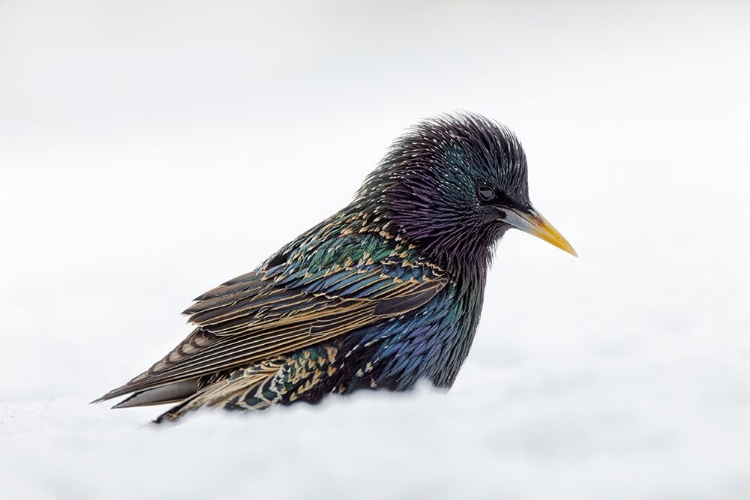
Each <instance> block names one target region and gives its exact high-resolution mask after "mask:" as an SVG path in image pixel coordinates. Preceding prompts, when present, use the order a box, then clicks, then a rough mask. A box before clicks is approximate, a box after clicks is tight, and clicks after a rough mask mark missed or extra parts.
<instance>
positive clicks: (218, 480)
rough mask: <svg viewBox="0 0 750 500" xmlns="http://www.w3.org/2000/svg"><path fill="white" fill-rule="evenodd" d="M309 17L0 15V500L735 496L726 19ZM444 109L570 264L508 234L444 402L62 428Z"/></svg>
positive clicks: (314, 12)
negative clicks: (523, 186)
mask: <svg viewBox="0 0 750 500" xmlns="http://www.w3.org/2000/svg"><path fill="white" fill-rule="evenodd" d="M312 5H313V4H308V3H305V2H299V1H290V2H280V3H279V4H278V5H277V6H274V7H267V6H263V7H259V6H258V5H256V4H252V3H240V2H231V1H221V2H216V3H212V7H211V9H208V7H206V6H201V5H199V4H185V5H180V6H179V7H177V6H175V5H174V4H169V3H166V2H130V3H127V4H114V3H113V4H107V5H106V6H102V5H100V4H97V3H95V2H90V1H86V0H83V1H80V2H74V3H71V4H70V5H67V6H65V7H62V6H61V5H58V4H55V3H51V2H50V3H45V2H41V1H25V2H20V1H16V2H14V1H10V2H5V3H3V4H2V5H0V213H2V214H3V215H2V217H0V234H2V235H3V237H2V245H0V262H2V265H0V309H1V310H0V312H1V313H2V318H3V321H2V325H1V326H0V339H2V349H0V380H2V383H0V485H1V486H0V488H1V489H0V496H2V498H31V499H45V498H76V499H78V498H92V499H109V498H113V499H119V498H122V499H131V498H173V497H179V498H214V497H219V498H221V497H229V496H232V495H237V496H239V495H242V496H245V497H248V496H250V495H252V496H256V497H259V496H265V497H269V496H270V497H272V498H276V497H282V496H285V497H286V496H289V495H294V494H298V493H297V491H299V494H301V495H305V496H309V497H310V498H318V497H323V496H325V497H326V498H363V499H369V498H372V499H381V498H413V497H418V498H493V499H496V498H504V499H546V498H564V499H567V498H570V499H599V498H608V499H620V498H622V499H632V498H639V499H670V498H679V499H716V498H720V499H723V500H732V499H746V498H750V465H748V464H750V425H749V424H748V423H749V422H750V335H748V333H749V332H750V307H749V305H750V265H749V264H748V259H747V257H746V254H747V248H748V236H747V234H748V232H747V230H746V229H745V228H746V226H747V222H746V221H745V220H744V219H745V218H746V217H747V215H748V213H750V200H748V197H747V194H746V191H747V186H748V185H749V181H750V173H749V172H750V170H748V167H749V163H750V147H749V146H748V141H747V137H748V136H749V134H750V121H749V120H748V116H750V98H748V95H747V88H750V70H748V67H747V64H746V61H747V60H748V47H750V34H749V33H748V32H747V29H746V26H745V25H746V22H745V20H746V19H747V18H748V14H750V9H749V8H748V7H747V6H744V5H742V4H740V3H739V2H737V3H730V2H725V3H708V2H707V3H683V4H680V7H679V9H677V7H676V6H674V5H672V6H670V5H669V4H658V3H651V4H634V5H618V6H615V5H604V4H600V3H594V2H591V3H586V2H578V3H566V4H565V5H563V4H562V3H560V4H556V3H546V4H545V3H533V2H532V3H517V4H513V3H498V4H497V5H491V4H479V3H477V4H474V3H460V4H459V3H455V4H450V3H443V4H438V3H434V2H427V3H419V2H415V3H409V4H408V5H406V6H400V5H399V4H397V3H392V4H375V3H373V4H361V5H360V4H350V3H346V2H333V1H331V2H323V3H318V4H316V6H315V7H313V6H312ZM453 109H469V110H472V111H477V112H481V113H483V114H486V115H488V116H491V117H494V118H496V119H499V120H501V121H503V122H504V123H506V124H507V125H509V126H510V127H511V128H512V129H513V130H515V131H516V133H517V134H518V136H519V137H520V139H521V141H522V142H523V143H524V146H525V149H526V152H527V155H528V157H529V162H530V192H531V197H532V200H533V201H534V203H535V205H536V207H537V208H538V209H539V210H540V211H541V213H543V214H544V216H545V217H546V218H547V219H549V220H550V221H551V222H552V223H553V224H554V225H555V226H556V227H557V228H558V229H559V230H560V231H561V232H562V233H563V234H564V235H565V236H566V238H567V239H568V240H569V241H570V242H571V243H572V244H573V246H574V247H575V248H576V250H577V251H578V253H579V255H580V258H579V259H574V258H572V257H570V256H569V255H567V254H565V253H563V252H561V251H559V250H557V249H555V248H553V247H552V246H550V245H547V244H545V243H544V242H542V241H540V240H537V239H534V238H532V237H529V236H528V235H524V234H521V233H511V234H509V235H507V236H506V238H505V239H504V240H503V241H502V242H501V244H500V245H499V246H498V249H497V254H496V261H495V265H494V267H493V269H492V271H491V273H490V276H489V280H488V288H487V294H486V300H485V310H484V313H483V317H482V321H481V324H480V329H479V332H478V335H477V339H476V342H475V344H474V347H473V349H472V352H471V355H470V357H469V359H468V361H467V363H466V365H465V366H464V369H463V371H462V372H461V374H460V375H459V378H458V380H457V383H456V385H455V387H454V388H453V389H452V390H451V391H449V392H448V393H447V394H446V393H442V392H439V391H436V390H434V389H432V388H430V387H427V386H422V387H420V389H419V390H418V391H416V392H414V393H409V394H398V395H394V394H386V393H363V394H358V395H355V396H353V397H350V398H341V397H332V398H330V399H329V400H327V401H325V402H324V403H323V404H322V405H319V406H314V407H312V406H305V405H295V406H293V407H290V408H278V409H274V410H272V411H267V412H261V413H256V414H251V415H236V414H225V413H220V412H211V411H206V412H202V413H199V414H196V415H195V416H193V417H192V418H189V419H187V420H186V421H185V423H184V424H183V425H178V426H172V427H168V428H164V429H155V428H154V427H153V426H151V425H150V424H149V420H150V419H151V418H153V417H154V416H156V415H157V414H158V412H159V410H160V408H146V409H134V410H119V411H112V410H109V408H108V406H107V405H90V404H88V402H89V401H91V400H92V399H94V398H96V397H98V396H100V395H101V394H103V393H104V392H106V391H107V390H109V389H111V388H113V387H114V386H116V385H119V384H121V383H123V382H124V381H126V380H127V379H129V378H130V377H131V376H133V375H135V374H137V373H138V372H140V371H141V370H143V369H144V368H146V367H148V366H149V365H150V364H151V363H152V362H153V361H155V360H156V359H158V358H159V357H160V356H162V355H163V354H164V353H165V352H166V351H168V350H169V349H170V348H171V347H172V346H173V345H174V344H175V343H176V342H177V341H179V340H180V339H181V338H182V337H184V336H185V335H186V334H187V333H188V332H189V327H188V326H186V325H185V324H184V318H182V317H181V316H179V312H180V311H181V310H183V309H184V308H185V307H187V306H188V305H189V304H190V299H191V298H192V297H194V296H196V295H198V294H200V293H202V292H204V291H205V290H207V289H209V288H211V287H213V286H215V285H216V284H218V283H219V282H221V281H224V280H226V279H229V278H232V277H234V276H236V275H238V274H241V273H244V272H246V271H248V270H250V269H252V268H253V267H254V266H255V265H256V264H257V263H259V262H260V261H261V260H262V259H264V258H265V257H266V256H268V255H269V254H270V253H271V252H273V251H274V250H276V249H277V248H278V247H279V246H281V245H282V244H283V243H284V242H286V241H288V240H289V239H291V238H293V237H294V236H295V235H297V234H298V233H299V232H301V231H303V230H305V229H307V228H308V227H310V226H311V225H313V224H314V223H316V222H317V221H319V220H320V219H322V218H324V217H326V216H327V215H329V214H330V213H332V212H333V211H335V210H336V209H338V208H340V207H341V206H343V205H344V204H345V203H347V201H348V200H349V199H350V197H351V195H352V194H353V193H354V191H355V190H356V188H357V187H358V184H359V183H360V182H361V180H362V179H363V178H364V177H365V175H366V174H367V173H368V172H369V170H370V169H371V168H372V167H373V166H374V165H375V163H376V162H377V161H378V159H379V158H380V156H381V155H382V154H383V152H384V150H385V148H386V146H387V145H388V143H389V141H390V140H392V139H393V138H394V137H395V136H396V135H398V134H399V133H400V132H401V131H402V130H403V129H404V128H405V127H407V126H408V125H410V124H411V123H413V122H414V121H416V120H418V119H419V118H422V117H426V116H430V115H433V114H435V113H438V112H441V111H449V110H453Z"/></svg>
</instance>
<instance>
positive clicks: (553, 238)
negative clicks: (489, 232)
mask: <svg viewBox="0 0 750 500" xmlns="http://www.w3.org/2000/svg"><path fill="white" fill-rule="evenodd" d="M501 210H502V212H504V213H505V217H504V218H503V219H502V220H503V221H505V223H506V224H509V225H511V226H513V227H515V228H516V229H520V230H521V231H523V232H525V233H529V234H533V235H534V236H536V237H537V238H541V239H543V240H544V241H546V242H547V243H551V244H553V245H555V246H556V247H557V248H559V249H560V250H565V251H566V252H568V253H569V254H571V255H573V256H575V257H578V254H577V253H576V251H575V250H573V247H572V246H571V245H570V243H568V240H566V239H565V238H564V237H563V235H562V234H560V231H558V230H557V229H555V226H553V225H552V224H550V223H549V222H547V219H545V218H544V217H542V214H540V213H539V212H537V211H536V210H534V209H533V208H532V209H531V210H529V211H528V212H526V211H521V210H516V209H507V208H502V209H501Z"/></svg>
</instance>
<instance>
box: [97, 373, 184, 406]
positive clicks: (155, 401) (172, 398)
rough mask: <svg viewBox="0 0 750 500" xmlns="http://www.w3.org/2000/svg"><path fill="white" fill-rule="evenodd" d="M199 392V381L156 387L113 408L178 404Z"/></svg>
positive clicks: (139, 393) (135, 395)
mask: <svg viewBox="0 0 750 500" xmlns="http://www.w3.org/2000/svg"><path fill="white" fill-rule="evenodd" d="M196 391H198V381H197V380H196V379H193V380H184V381H182V382H175V383H174V384H169V385H165V386H162V387H156V388H155V389H148V390H145V391H141V392H136V393H135V394H133V395H132V396H130V397H129V398H127V399H125V400H124V401H121V402H120V403H118V404H116V405H115V406H113V407H112V408H133V407H136V406H152V405H161V404H167V403H176V402H178V401H182V400H183V399H185V398H187V397H190V396H192V395H193V394H195V393H196Z"/></svg>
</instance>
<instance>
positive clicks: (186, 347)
mask: <svg viewBox="0 0 750 500" xmlns="http://www.w3.org/2000/svg"><path fill="white" fill-rule="evenodd" d="M510 228H517V229H520V230H522V231H525V232H527V233H530V234H533V235H535V236H538V237H539V238H541V239H543V240H545V241H548V242H549V243H552V244H553V245H555V246H557V247H559V248H561V249H563V250H565V251H566V252H569V253H571V254H573V255H576V254H575V251H574V250H573V248H572V247H571V246H570V244H569V243H568V242H567V241H566V240H565V238H563V236H562V235H561V234H560V233H559V232H558V231H557V230H556V229H555V228H554V227H552V225H551V224H549V223H548V222H547V221H546V220H545V219H544V218H543V217H542V216H541V215H540V214H539V212H537V211H536V210H535V209H534V208H533V207H532V205H531V202H530V201H529V194H528V185H527V171H526V156H525V154H524V152H523V149H522V147H521V143H520V142H519V141H518V139H516V137H515V135H514V134H513V133H512V132H511V131H510V130H509V129H508V128H506V127H505V126H503V125H500V124H498V123H496V122H494V121H492V120H489V119H487V118H485V117H482V116H480V115H477V114H472V113H457V114H451V115H442V116H439V117H436V118H432V119H428V120H425V121H423V122H421V123H419V124H417V125H416V126H414V127H413V128H412V129H410V130H409V131H408V132H407V133H406V134H405V135H403V136H402V137H400V138H399V139H397V140H396V141H395V142H394V143H393V145H392V146H391V147H390V149H389V150H388V152H387V154H386V155H385V157H384V158H383V159H382V160H381V161H380V163H379V164H378V166H377V168H375V170H374V171H373V172H372V173H370V175H369V176H368V177H367V178H366V179H365V182H364V183H363V184H362V186H361V187H360V189H359V191H357V193H356V195H355V197H354V199H353V200H352V202H351V203H350V204H349V205H348V206H346V207H345V208H343V209H342V210H341V211H339V212H337V213H335V214H334V215H333V216H331V217H329V218H328V219H326V220H324V221H323V222H321V223H320V224H318V225H316V226H315V227H313V228H312V229H310V230H309V231H307V232H305V233H303V234H302V235H300V236H299V237H298V238H296V239H295V240H293V241H291V242H290V243H287V244H286V245H284V246H283V247H281V249H280V250H279V251H278V252H276V253H275V254H273V255H272V256H271V257H269V258H268V259H267V260H266V261H265V262H263V263H262V264H261V265H260V266H259V267H257V268H256V269H255V270H254V271H252V272H249V273H247V274H243V275H242V276H239V277H237V278H234V279H232V280H229V281H227V282H226V283H224V284H222V285H220V286H218V287H216V288H214V289H213V290H210V291H208V292H206V293H204V294H203V295H201V296H199V297H198V298H196V299H195V303H194V304H193V305H192V306H191V307H189V308H188V309H187V310H186V311H185V312H184V314H186V315H189V322H190V323H192V324H194V325H195V330H193V332H192V333H191V334H190V335H188V336H187V338H185V340H183V341H182V342H180V344H179V345H178V346H177V347H175V348H174V349H173V350H172V351H171V352H170V353H169V354H167V355H166V356H165V357H164V358H163V359H162V360H161V361H159V362H157V363H156V364H154V365H153V366H152V367H151V368H149V369H148V370H147V371H145V372H143V373H142V374H140V375H138V376H137V377H135V378H134V379H132V380H131V381H130V382H128V383H127V384H125V385H123V386H122V387H118V388H117V389H114V390H112V391H110V392H108V393H107V394H105V395H104V396H102V397H101V398H100V399H99V400H97V401H102V400H106V399H110V398H114V397H117V396H122V395H125V394H131V393H132V395H131V396H130V397H129V398H127V399H125V400H124V401H123V402H121V403H119V404H118V405H116V406H115V408H128V407H133V406H146V405H156V404H163V403H177V405H176V406H174V407H172V408H171V409H170V410H169V411H167V412H166V413H164V414H162V415H161V416H160V417H158V419H157V420H156V421H157V422H163V421H168V420H174V419H177V418H179V417H181V416H183V415H185V414H186V413H188V412H190V411H192V410H195V409H198V408H200V407H202V406H209V407H220V408H224V409H227V410H257V409H262V408H267V407H269V406H272V405H276V404H282V405H288V404H292V403H294V402H297V401H306V402H308V403H317V402H319V401H320V400H321V399H322V398H323V397H324V396H326V395H327V394H349V393H351V392H353V391H356V390H357V389H387V390H391V391H405V390H408V389H411V388H412V387H414V385H415V384H416V383H417V381H419V380H421V379H427V380H429V381H431V382H432V383H433V384H434V385H436V386H438V387H450V386H451V385H453V382H454V381H455V379H456V375H457V374H458V371H459V370H460V368H461V365H462V364H463V362H464V360H465V359H466V356H467V355H468V353H469V348H470V347H471V343H472V340H473V338H474V333H475V332H476V329H477V324H478V322H479V315H480V313H481V311H482V302H483V298H484V286H485V280H486V277H487V269H488V267H489V265H490V262H491V260H492V254H493V247H494V244H495V243H496V242H497V241H498V240H499V239H500V238H501V237H502V236H503V235H504V234H505V232H506V231H507V230H508V229H510Z"/></svg>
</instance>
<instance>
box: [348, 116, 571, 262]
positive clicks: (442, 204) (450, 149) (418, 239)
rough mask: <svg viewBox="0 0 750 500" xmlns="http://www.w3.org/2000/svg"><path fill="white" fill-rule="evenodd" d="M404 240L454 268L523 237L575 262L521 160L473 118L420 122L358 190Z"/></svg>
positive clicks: (494, 127) (499, 133)
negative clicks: (511, 236)
mask: <svg viewBox="0 0 750 500" xmlns="http://www.w3.org/2000/svg"><path fill="white" fill-rule="evenodd" d="M357 199H360V200H362V199H370V200H373V199H377V200H378V204H377V205H378V206H379V207H383V208H384V209H385V213H387V216H388V218H389V219H390V221H392V224H393V225H395V226H396V228H397V230H398V231H399V233H401V234H402V235H403V236H404V237H405V238H406V239H407V240H409V241H411V242H413V243H415V244H417V245H419V246H421V247H422V248H423V249H424V251H425V252H426V253H427V254H430V255H432V256H433V257H434V258H436V259H437V260H438V261H439V262H443V263H444V264H445V265H448V266H451V264H455V265H459V266H461V265H462V264H471V263H472V262H477V263H489V260H490V258H491V255H492V247H493V245H494V243H495V242H496V241H497V240H498V239H499V238H500V237H501V236H502V235H503V234H505V232H506V231H507V230H508V229H510V228H516V229H520V230H522V231H524V232H527V233H530V234H533V235H534V236H538V237H539V238H541V239H543V240H545V241H547V242H549V243H551V244H553V245H555V246H557V247H558V248H561V249H563V250H565V251H566V252H569V253H571V254H573V255H576V253H575V251H574V250H573V247H571V246H570V244H569V243H568V242H567V241H566V240H565V238H563V236H562V235H561V234H560V233H559V232H558V231H557V230H556V229H555V228H554V227H553V226H552V225H551V224H550V223H549V222H547V221H546V220H545V219H544V218H543V217H542V216H541V214H540V213H539V212H538V211H536V209H534V207H533V206H532V204H531V201H530V200H529V190H528V183H527V170H526V156H525V154H524V152H523V148H522V147H521V143H520V142H519V141H518V139H516V137H515V135H514V134H513V133H512V132H511V131H510V130H509V129H508V128H506V127H504V126H502V125H499V124H497V123H495V122H493V121H491V120H489V119H487V118H484V117H482V116H479V115H476V114H471V113H460V114H452V115H442V116H439V117H436V118H432V119H429V120H425V121H423V122H421V123H419V124H417V125H416V126H414V127H413V128H412V129H411V130H410V131H409V132H407V133H406V134H405V135H403V136H402V137H400V138H399V139H397V140H396V141H395V142H394V144H393V145H392V146H391V148H390V150H389V152H388V154H387V155H386V156H385V158H384V159H383V160H382V161H381V163H380V165H379V166H378V168H376V169H375V170H374V171H373V172H372V173H371V174H370V176H369V177H368V178H367V180H366V181H365V183H364V184H363V186H362V187H361V188H360V190H359V192H358V195H357Z"/></svg>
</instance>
